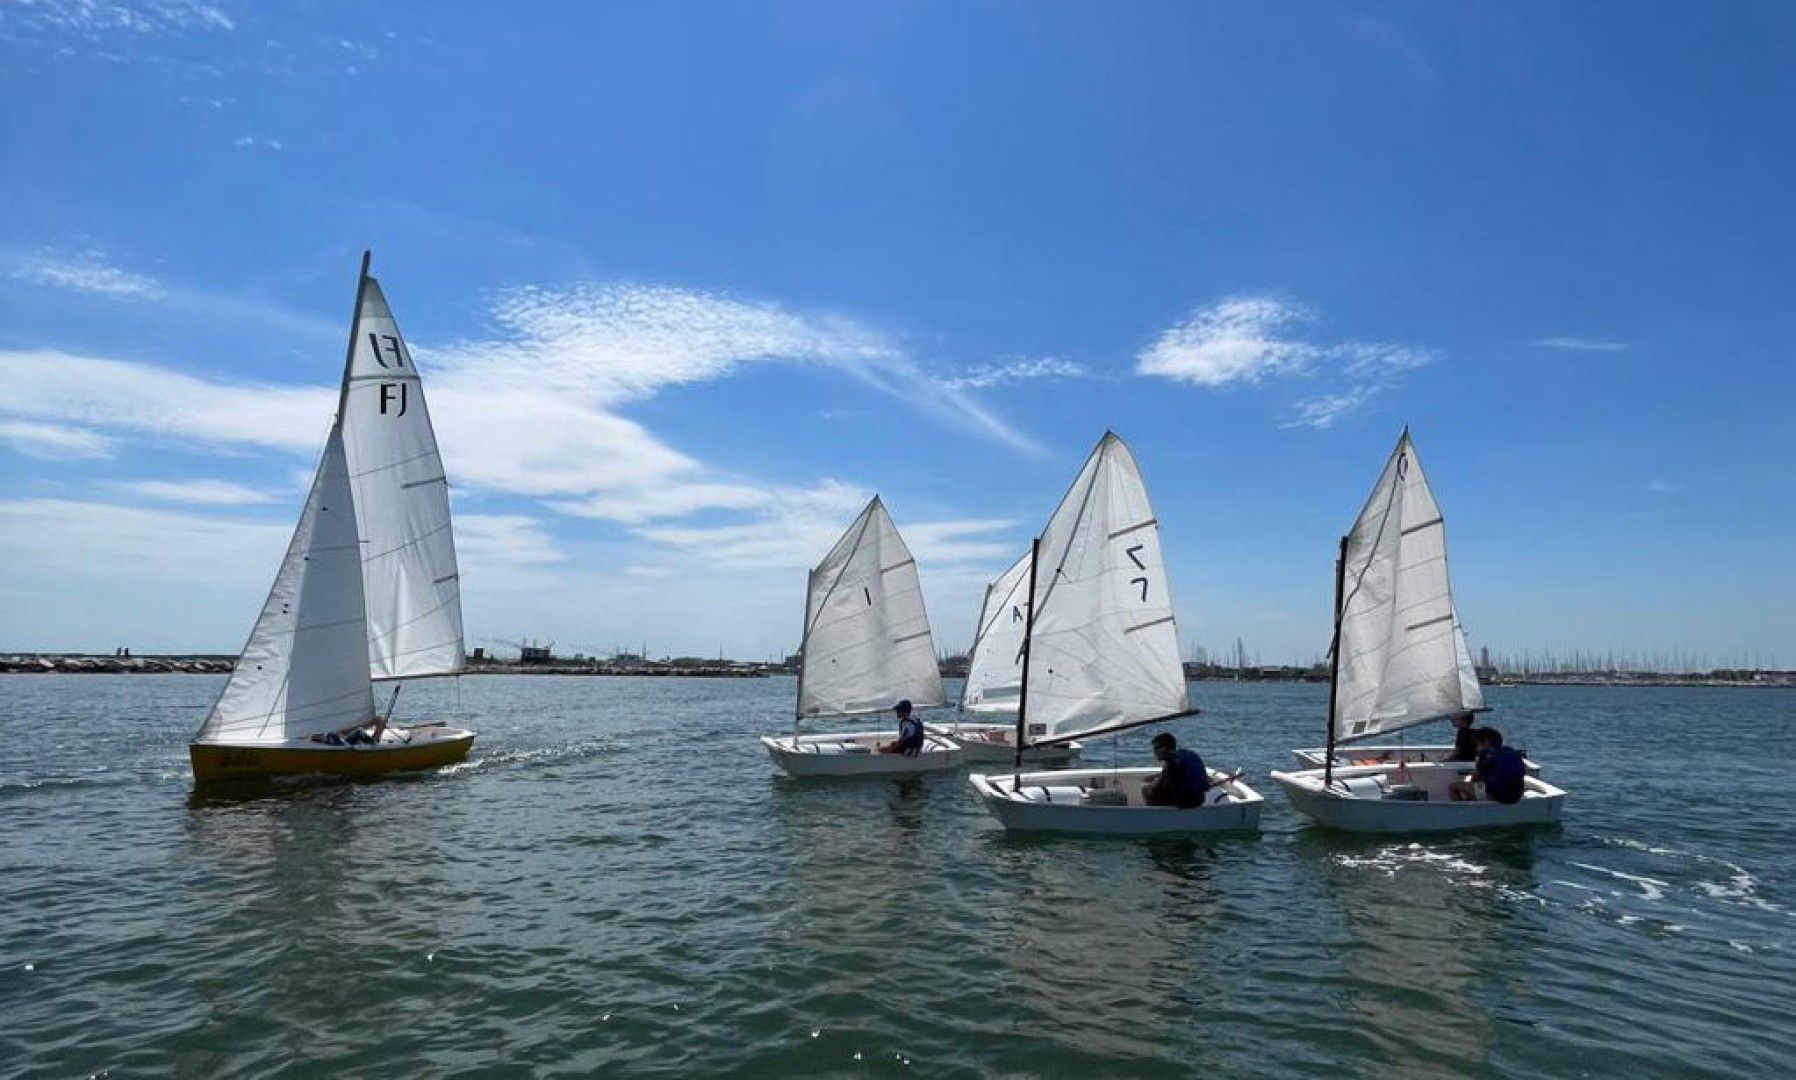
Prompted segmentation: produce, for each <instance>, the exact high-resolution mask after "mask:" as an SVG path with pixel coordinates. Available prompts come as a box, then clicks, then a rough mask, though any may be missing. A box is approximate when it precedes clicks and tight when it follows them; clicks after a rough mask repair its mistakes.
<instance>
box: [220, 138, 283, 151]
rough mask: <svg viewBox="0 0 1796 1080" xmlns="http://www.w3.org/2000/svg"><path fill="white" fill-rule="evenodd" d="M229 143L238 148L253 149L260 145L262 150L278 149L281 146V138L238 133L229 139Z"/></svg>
mask: <svg viewBox="0 0 1796 1080" xmlns="http://www.w3.org/2000/svg"><path fill="white" fill-rule="evenodd" d="M231 145H232V146H235V147H237V148H238V149H239V150H254V149H256V148H257V147H261V148H262V149H264V150H279V149H280V148H281V140H279V139H269V138H265V137H263V136H260V135H240V136H238V137H237V138H235V139H232V140H231Z"/></svg>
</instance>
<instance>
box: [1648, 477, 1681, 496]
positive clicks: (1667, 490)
mask: <svg viewBox="0 0 1796 1080" xmlns="http://www.w3.org/2000/svg"><path fill="white" fill-rule="evenodd" d="M1646 490H1648V491H1650V492H1652V493H1653V494H1654V495H1676V494H1677V493H1678V486H1677V485H1676V484H1673V483H1669V482H1667V481H1665V480H1652V481H1649V482H1648V483H1647V485H1646Z"/></svg>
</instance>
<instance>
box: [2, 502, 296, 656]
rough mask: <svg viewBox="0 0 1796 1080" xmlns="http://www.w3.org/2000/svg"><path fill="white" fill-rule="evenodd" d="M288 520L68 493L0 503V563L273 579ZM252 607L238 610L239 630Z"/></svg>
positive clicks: (82, 574) (60, 570) (31, 570)
mask: <svg viewBox="0 0 1796 1080" xmlns="http://www.w3.org/2000/svg"><path fill="white" fill-rule="evenodd" d="M292 531H293V523H292V522H290V521H283V522H280V523H278V524H277V523H269V522H261V521H251V520H241V519H235V518H224V517H217V516H213V515H208V514H202V513H195V512H191V511H186V510H161V509H144V508H139V507H131V506H117V505H113V504H110V503H98V502H81V501H78V500H73V499H19V500H13V501H8V502H0V538H3V540H0V564H4V565H5V567H6V568H7V570H8V572H9V573H12V574H22V575H26V576H29V577H35V578H40V579H44V578H62V579H63V580H65V581H67V580H70V579H76V580H92V579H94V578H96V577H98V578H101V579H111V578H121V577H122V578H129V577H132V576H138V575H145V574H151V575H153V576H154V577H155V578H156V579H157V580H158V581H159V582H182V583H188V584H191V583H193V582H205V583H208V584H211V583H216V582H219V581H226V582H233V583H236V584H260V585H261V586H262V587H264V588H265V587H266V586H267V584H268V582H269V581H270V580H271V579H272V578H273V577H274V571H275V567H276V566H277V565H278V564H279V562H280V558H281V552H282V551H284V550H285V548H286V545H287V539H288V537H289V535H290V534H291V533H292ZM254 614H255V613H254V612H253V611H247V610H246V611H245V612H243V613H242V616H241V617H242V619H243V620H244V627H243V628H244V629H245V630H247V629H248V620H249V619H250V618H251V617H253V615H254Z"/></svg>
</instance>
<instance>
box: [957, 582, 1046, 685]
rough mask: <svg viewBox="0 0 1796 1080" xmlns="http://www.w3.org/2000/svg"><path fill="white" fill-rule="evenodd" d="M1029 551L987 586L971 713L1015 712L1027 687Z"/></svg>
mask: <svg viewBox="0 0 1796 1080" xmlns="http://www.w3.org/2000/svg"><path fill="white" fill-rule="evenodd" d="M1029 558H1030V556H1029V553H1028V552H1024V553H1023V557H1022V558H1020V559H1018V560H1017V561H1016V563H1015V564H1014V565H1012V566H1011V568H1010V569H1008V570H1006V571H1004V573H1003V574H1002V575H1000V576H999V578H998V580H996V581H994V582H992V583H991V584H990V585H988V586H986V589H985V605H984V606H983V607H982V608H980V611H979V626H978V628H977V629H975V630H974V632H973V652H972V656H971V657H970V658H969V659H968V661H967V679H966V685H965V686H964V687H963V688H962V689H961V694H960V706H961V708H963V709H966V710H967V711H968V712H1015V711H1016V707H1017V694H1018V693H1019V692H1020V691H1021V690H1022V688H1023V638H1024V636H1025V632H1026V630H1027V628H1028V624H1029Z"/></svg>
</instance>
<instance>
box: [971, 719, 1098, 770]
mask: <svg viewBox="0 0 1796 1080" xmlns="http://www.w3.org/2000/svg"><path fill="white" fill-rule="evenodd" d="M945 734H946V735H947V736H948V738H949V739H951V740H953V741H954V743H955V744H956V745H957V746H959V747H960V749H961V754H962V760H963V761H965V762H966V763H967V764H968V765H1011V764H1015V762H1016V728H1015V726H1014V725H1007V724H962V725H960V726H958V727H956V728H952V729H950V730H949V731H947V732H946V733H945ZM1084 749H1085V747H1084V746H1083V745H1082V744H1080V743H1077V742H1070V743H1061V744H1058V745H1055V746H1031V747H1029V748H1028V749H1026V750H1024V751H1023V764H1025V765H1057V764H1060V763H1063V762H1067V761H1072V760H1073V759H1074V758H1076V757H1078V756H1079V752H1080V751H1081V750H1084Z"/></svg>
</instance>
